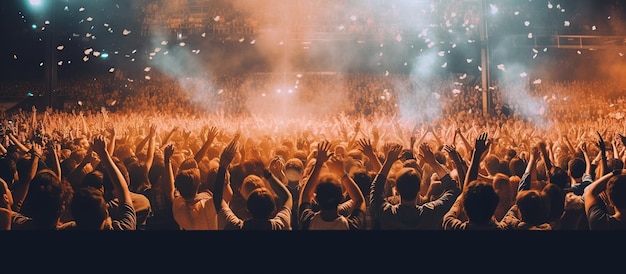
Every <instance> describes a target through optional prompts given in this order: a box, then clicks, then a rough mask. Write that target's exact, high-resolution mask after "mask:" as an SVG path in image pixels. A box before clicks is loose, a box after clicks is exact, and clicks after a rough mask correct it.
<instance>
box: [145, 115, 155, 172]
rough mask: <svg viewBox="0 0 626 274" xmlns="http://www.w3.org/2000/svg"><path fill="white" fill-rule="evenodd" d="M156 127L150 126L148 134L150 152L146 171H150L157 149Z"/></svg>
mask: <svg viewBox="0 0 626 274" xmlns="http://www.w3.org/2000/svg"><path fill="white" fill-rule="evenodd" d="M155 142H156V125H152V126H150V133H149V134H148V151H147V152H146V163H145V165H146V170H150V167H151V166H152V162H153V161H154V150H155V149H156V148H155V146H156V144H155Z"/></svg>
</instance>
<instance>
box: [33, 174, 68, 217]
mask: <svg viewBox="0 0 626 274" xmlns="http://www.w3.org/2000/svg"><path fill="white" fill-rule="evenodd" d="M65 191H66V188H65V187H64V186H63V185H62V183H61V181H60V180H59V177H57V175H56V174H55V173H54V172H53V171H52V170H50V169H42V170H40V171H39V172H37V174H36V175H35V177H34V178H33V180H32V181H31V182H30V186H29V188H28V193H27V195H26V199H25V200H24V206H23V207H22V212H23V213H24V215H26V216H28V217H31V218H33V220H34V221H35V223H36V226H37V227H38V228H40V229H54V228H56V225H57V222H58V220H59V217H60V216H61V213H62V212H63V210H64V209H65V200H64V197H65Z"/></svg>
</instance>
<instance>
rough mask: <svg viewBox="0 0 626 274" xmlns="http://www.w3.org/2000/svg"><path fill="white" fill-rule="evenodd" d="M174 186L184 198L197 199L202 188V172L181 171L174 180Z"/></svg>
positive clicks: (194, 170) (195, 169)
mask: <svg viewBox="0 0 626 274" xmlns="http://www.w3.org/2000/svg"><path fill="white" fill-rule="evenodd" d="M174 185H175V186H176V189H178V192H179V193H180V196H182V197H183V198H185V199H191V198H193V197H195V196H196V193H198V188H199V187H200V170H198V169H197V168H191V169H185V170H181V171H180V172H179V173H178V174H177V175H176V178H175V179H174Z"/></svg>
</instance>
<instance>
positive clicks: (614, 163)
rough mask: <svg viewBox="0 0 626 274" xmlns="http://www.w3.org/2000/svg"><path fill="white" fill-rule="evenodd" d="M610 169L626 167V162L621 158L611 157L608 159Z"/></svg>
mask: <svg viewBox="0 0 626 274" xmlns="http://www.w3.org/2000/svg"><path fill="white" fill-rule="evenodd" d="M606 164H607V167H608V170H616V169H620V170H621V169H624V162H622V160H621V159H619V158H611V159H609V160H608V161H607V163H606Z"/></svg>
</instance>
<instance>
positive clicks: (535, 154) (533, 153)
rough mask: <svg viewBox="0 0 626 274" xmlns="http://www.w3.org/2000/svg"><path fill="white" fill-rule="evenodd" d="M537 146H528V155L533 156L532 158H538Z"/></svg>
mask: <svg viewBox="0 0 626 274" xmlns="http://www.w3.org/2000/svg"><path fill="white" fill-rule="evenodd" d="M539 153H540V152H539V147H537V146H533V147H531V148H530V156H531V157H533V158H534V159H538V158H539Z"/></svg>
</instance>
